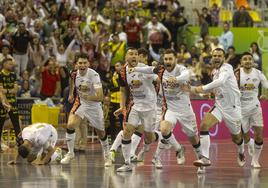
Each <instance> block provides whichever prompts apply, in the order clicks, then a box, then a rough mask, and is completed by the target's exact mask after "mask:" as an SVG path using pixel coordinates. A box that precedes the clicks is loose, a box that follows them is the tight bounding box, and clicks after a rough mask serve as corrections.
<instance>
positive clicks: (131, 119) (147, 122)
mask: <svg viewBox="0 0 268 188" xmlns="http://www.w3.org/2000/svg"><path fill="white" fill-rule="evenodd" d="M155 120H156V111H155V110H150V111H145V112H141V111H137V110H135V109H133V108H132V109H131V110H130V112H129V114H128V115H127V118H126V122H127V123H128V124H130V125H132V126H134V127H138V126H139V125H140V124H142V125H143V126H144V131H146V132H153V131H154V130H155Z"/></svg>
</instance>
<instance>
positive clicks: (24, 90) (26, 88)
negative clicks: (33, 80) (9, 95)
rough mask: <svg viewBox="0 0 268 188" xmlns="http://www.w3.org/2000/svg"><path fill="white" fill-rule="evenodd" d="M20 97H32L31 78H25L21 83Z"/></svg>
mask: <svg viewBox="0 0 268 188" xmlns="http://www.w3.org/2000/svg"><path fill="white" fill-rule="evenodd" d="M18 97H23V98H29V97H31V90H30V83H29V80H23V81H22V82H21V85H20V90H19V92H18Z"/></svg>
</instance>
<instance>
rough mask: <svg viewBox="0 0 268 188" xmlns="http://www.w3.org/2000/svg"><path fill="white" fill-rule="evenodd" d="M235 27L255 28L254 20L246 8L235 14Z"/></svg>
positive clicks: (242, 7)
mask: <svg viewBox="0 0 268 188" xmlns="http://www.w3.org/2000/svg"><path fill="white" fill-rule="evenodd" d="M233 27H253V20H252V18H251V16H250V15H249V13H248V11H247V10H246V8H245V7H244V6H241V7H240V8H239V10H237V11H236V12H235V13H234V16H233Z"/></svg>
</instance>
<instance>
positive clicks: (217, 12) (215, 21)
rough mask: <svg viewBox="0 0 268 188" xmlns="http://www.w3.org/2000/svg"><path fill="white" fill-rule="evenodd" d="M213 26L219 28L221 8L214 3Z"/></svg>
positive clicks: (212, 8)
mask: <svg viewBox="0 0 268 188" xmlns="http://www.w3.org/2000/svg"><path fill="white" fill-rule="evenodd" d="M210 15H211V26H213V27H217V26H218V25H219V15H220V8H219V7H218V5H217V4H216V3H214V4H213V5H212V7H211V9H210Z"/></svg>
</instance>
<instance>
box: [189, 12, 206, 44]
mask: <svg viewBox="0 0 268 188" xmlns="http://www.w3.org/2000/svg"><path fill="white" fill-rule="evenodd" d="M193 11H194V12H195V13H196V14H197V17H198V22H199V27H200V37H201V38H202V39H204V38H205V37H206V36H207V35H208V34H209V30H208V27H209V23H208V22H207V20H206V19H205V17H204V15H203V14H200V13H199V11H198V10H197V9H196V8H195V9H193Z"/></svg>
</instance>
